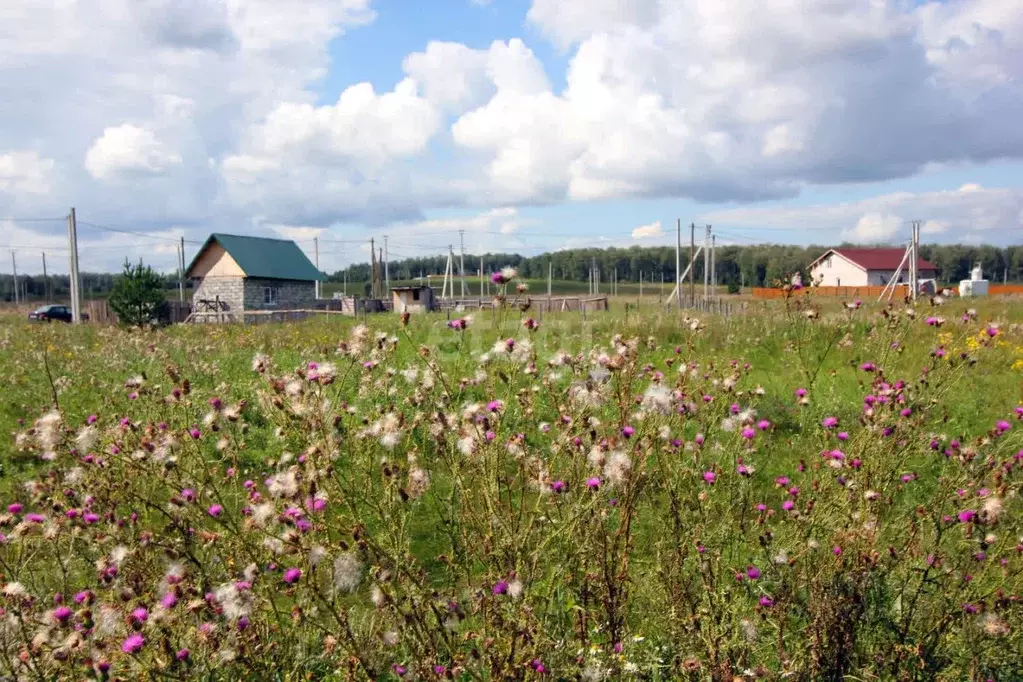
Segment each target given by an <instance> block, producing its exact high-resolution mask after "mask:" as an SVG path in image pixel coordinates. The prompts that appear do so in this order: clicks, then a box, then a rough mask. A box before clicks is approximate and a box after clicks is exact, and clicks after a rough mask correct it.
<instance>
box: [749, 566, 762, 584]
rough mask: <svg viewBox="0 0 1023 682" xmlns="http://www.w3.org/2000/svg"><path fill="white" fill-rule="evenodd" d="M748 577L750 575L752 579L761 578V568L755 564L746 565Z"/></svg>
mask: <svg viewBox="0 0 1023 682" xmlns="http://www.w3.org/2000/svg"><path fill="white" fill-rule="evenodd" d="M746 577H748V578H749V579H750V580H759V579H760V569H759V568H757V567H756V566H754V565H753V564H750V565H749V566H747V567H746Z"/></svg>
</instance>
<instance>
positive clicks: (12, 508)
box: [7, 502, 25, 514]
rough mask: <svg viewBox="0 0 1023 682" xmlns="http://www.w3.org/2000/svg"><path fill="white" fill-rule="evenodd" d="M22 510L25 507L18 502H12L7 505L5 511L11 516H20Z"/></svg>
mask: <svg viewBox="0 0 1023 682" xmlns="http://www.w3.org/2000/svg"><path fill="white" fill-rule="evenodd" d="M24 508H25V505H23V504H21V503H20V502H12V503H11V504H9V505H7V511H8V512H9V513H11V514H20V513H21V512H22V510H23V509H24Z"/></svg>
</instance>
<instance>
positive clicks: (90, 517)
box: [82, 512, 99, 525]
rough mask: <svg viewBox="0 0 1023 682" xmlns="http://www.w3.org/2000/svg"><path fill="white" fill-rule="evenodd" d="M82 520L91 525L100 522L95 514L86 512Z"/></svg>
mask: <svg viewBox="0 0 1023 682" xmlns="http://www.w3.org/2000/svg"><path fill="white" fill-rule="evenodd" d="M82 520H83V521H85V522H86V523H87V524H90V525H91V524H93V523H97V522H98V521H99V515H98V514H95V513H93V512H85V513H84V514H82Z"/></svg>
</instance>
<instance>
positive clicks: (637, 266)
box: [329, 244, 1023, 287]
mask: <svg viewBox="0 0 1023 682" xmlns="http://www.w3.org/2000/svg"><path fill="white" fill-rule="evenodd" d="M828 248H830V247H826V246H786V245H772V244H768V245H755V246H719V247H718V248H717V250H716V253H715V255H714V259H715V261H716V263H715V270H716V271H717V278H718V282H719V283H720V284H733V283H734V284H744V285H745V286H758V287H760V286H770V285H771V283H772V282H774V281H775V280H777V279H780V278H781V277H783V276H784V275H785V274H786V273H791V272H795V271H797V270H799V271H801V272H803V273H804V274H805V273H806V269H807V266H808V265H809V264H810V263H812V262H813V261H814V260H816V259H817V257H818V256H820V255H821V254H822V253H824V252H825V251H826V250H827V249H828ZM920 255H921V256H923V257H924V259H926V260H929V261H930V262H932V263H934V264H935V265H936V266H938V277H939V279H941V281H942V282H944V283H958V282H959V281H960V280H963V279H969V276H970V270H971V269H972V268H973V266H974V265H975V264H976V263H978V262H979V263H981V264H982V265H983V268H984V276H985V277H986V278H988V279H990V280H997V281H999V282H1000V281H1002V279H1003V278H1007V279H1008V280H1010V281H1019V280H1023V246H1010V247H1008V248H1001V249H1000V248H997V247H994V246H959V245H949V246H928V245H923V244H921V245H920ZM458 258H459V256H458V254H457V253H456V254H455V272H456V273H457V272H458ZM482 258H483V271H484V272H486V273H489V272H493V271H494V270H497V269H500V268H502V267H504V266H506V265H512V266H515V267H516V268H518V270H519V273H520V274H521V275H522V276H523V277H526V278H527V279H546V278H547V269H548V266H550V267H551V269H552V270H553V278H554V279H555V280H576V281H583V282H585V281H587V280H588V279H589V272H590V267H591V265H593V264H595V265H596V267H597V268H598V269H599V270H600V278H601V280H602V281H605V282H606V281H607V280H608V277H609V275H610V273H612V272H615V271H617V273H618V281H619V282H638V281H639V278H640V273H642V275H643V280H644V281H647V282H659V281H660V279H661V277H662V276H663V277H664V279H665V281H668V282H670V281H672V278H673V277H674V273H675V249H674V247H670V246H656V247H641V246H632V247H629V248H625V249H617V248H610V249H570V250H567V251H555V252H553V253H545V254H542V255H539V256H532V257H524V256H519V255H516V254H502V253H488V254H484V255H483V256H482ZM688 262H689V248H688V245H685V246H684V247H683V254H682V263H683V265H682V267H683V268H685V264H686V263H688ZM446 263H447V256H427V257H423V258H407V259H404V260H399V261H391V262H390V264H389V266H388V270H389V273H390V277H391V280H392V281H393V280H408V279H414V278H416V277H420V276H422V275H424V274H440V273H443V272H444V268H445V265H446ZM479 267H480V256H479V255H469V254H466V256H465V271H466V275H474V276H475V275H477V274H478V273H479ZM344 276H345V271H343V270H341V271H338V272H335V273H334V274H332V275H330V278H329V280H330V281H332V282H340V281H342V279H343V278H344ZM347 277H348V281H349V282H368V281H369V279H370V266H369V263H361V264H358V265H352V266H350V267H349V268H348V270H347ZM696 279H698V280H701V281H702V280H703V258H702V256H701V258H699V259H698V260H697V263H696Z"/></svg>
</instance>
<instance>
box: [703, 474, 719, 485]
mask: <svg viewBox="0 0 1023 682" xmlns="http://www.w3.org/2000/svg"><path fill="white" fill-rule="evenodd" d="M717 478H718V475H717V474H715V473H714V472H713V471H704V472H703V480H704V482H705V483H707V485H714V481H716V480H717Z"/></svg>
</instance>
